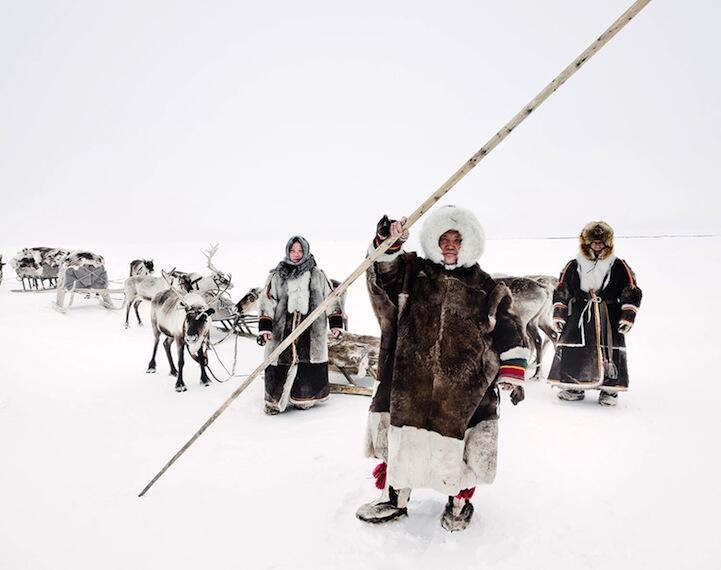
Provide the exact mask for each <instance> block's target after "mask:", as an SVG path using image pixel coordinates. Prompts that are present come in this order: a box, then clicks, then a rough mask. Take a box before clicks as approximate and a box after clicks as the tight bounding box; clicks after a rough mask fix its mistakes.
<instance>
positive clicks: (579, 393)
mask: <svg viewBox="0 0 721 570" xmlns="http://www.w3.org/2000/svg"><path fill="white" fill-rule="evenodd" d="M585 397H586V392H584V391H583V390H561V391H560V392H559V393H558V399H559V400H565V401H566V402H577V401H578V400H583V399H584V398H585Z"/></svg>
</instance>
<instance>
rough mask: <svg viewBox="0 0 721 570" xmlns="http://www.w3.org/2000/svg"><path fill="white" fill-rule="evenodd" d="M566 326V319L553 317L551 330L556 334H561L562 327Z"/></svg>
mask: <svg viewBox="0 0 721 570" xmlns="http://www.w3.org/2000/svg"><path fill="white" fill-rule="evenodd" d="M565 326H566V321H564V320H563V319H553V330H554V331H556V332H557V333H558V334H561V333H562V332H563V327H565Z"/></svg>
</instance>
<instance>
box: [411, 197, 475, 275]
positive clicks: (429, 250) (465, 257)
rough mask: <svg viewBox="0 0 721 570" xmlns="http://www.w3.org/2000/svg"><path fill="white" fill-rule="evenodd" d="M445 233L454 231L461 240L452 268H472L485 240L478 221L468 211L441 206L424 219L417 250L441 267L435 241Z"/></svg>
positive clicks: (440, 257) (438, 248)
mask: <svg viewBox="0 0 721 570" xmlns="http://www.w3.org/2000/svg"><path fill="white" fill-rule="evenodd" d="M448 230H456V231H457V232H458V233H460V234H461V238H462V239H463V243H462V245H461V250H460V251H459V253H458V263H456V267H470V266H472V265H474V264H475V263H476V262H477V261H478V260H479V259H480V257H481V255H482V254H483V248H484V246H485V243H486V237H485V235H484V233H483V228H482V227H481V223H480V222H479V221H478V218H476V216H474V215H473V213H472V212H471V211H470V210H466V209H465V208H460V207H458V206H451V205H448V206H442V207H440V208H438V209H437V210H436V211H435V212H433V213H431V214H430V215H429V216H428V218H427V219H426V221H425V223H424V224H423V229H422V230H421V247H422V248H423V252H424V253H425V255H426V258H428V259H430V260H431V261H432V262H434V263H439V264H441V265H444V264H443V256H442V255H441V248H440V246H439V245H438V240H439V239H440V237H441V236H442V235H443V234H444V233H446V232H447V231H448Z"/></svg>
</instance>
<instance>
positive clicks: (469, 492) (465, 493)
mask: <svg viewBox="0 0 721 570" xmlns="http://www.w3.org/2000/svg"><path fill="white" fill-rule="evenodd" d="M475 492H476V488H475V487H471V488H470V489H463V490H462V491H461V492H460V493H458V494H457V495H456V499H466V500H468V501H470V500H471V499H472V498H473V493H475Z"/></svg>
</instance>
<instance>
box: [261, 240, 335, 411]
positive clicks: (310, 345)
mask: <svg viewBox="0 0 721 570" xmlns="http://www.w3.org/2000/svg"><path fill="white" fill-rule="evenodd" d="M331 291H332V286H331V283H330V281H329V280H328V278H327V277H326V275H325V273H324V272H323V271H322V270H321V269H319V268H318V267H317V265H316V262H315V258H314V257H313V255H311V253H310V245H309V244H308V240H306V239H305V238H304V237H302V236H293V237H292V238H290V239H289V240H288V243H287V244H286V246H285V257H284V259H283V260H282V261H281V262H280V263H279V264H278V265H277V266H276V267H275V269H273V270H271V272H270V275H269V277H268V280H267V282H266V284H265V287H264V288H263V291H262V293H261V296H260V301H259V317H260V321H259V325H258V330H259V334H258V341H259V342H260V343H262V344H265V355H266V357H267V356H268V355H270V353H271V352H273V350H275V348H276V347H277V346H278V344H279V343H281V342H282V341H283V340H284V339H285V338H287V337H288V335H290V333H291V332H293V330H294V329H295V328H296V327H297V326H298V325H299V324H300V323H301V322H302V321H303V320H304V319H305V318H306V317H307V316H308V315H309V314H310V313H311V312H312V311H313V310H315V308H316V307H317V306H318V305H319V304H320V303H321V302H323V300H324V299H325V298H326V297H327V296H328V295H330V293H331ZM326 315H327V318H325V319H324V318H319V319H317V320H316V321H315V322H314V323H313V324H312V325H310V326H309V327H308V328H307V329H306V330H305V331H303V333H302V334H301V335H300V336H299V337H298V338H297V339H296V340H295V341H294V342H293V344H291V346H289V347H288V348H287V349H286V350H284V351H283V352H282V353H281V355H280V356H279V357H278V358H277V360H275V361H274V362H272V363H271V365H270V366H268V368H266V369H265V412H266V413H267V414H271V415H272V414H277V413H280V412H283V411H285V409H286V407H287V406H288V404H291V405H293V406H295V407H296V408H299V409H308V408H310V407H312V406H314V405H315V404H317V403H318V402H323V401H325V400H326V399H327V398H328V395H329V394H330V386H329V383H328V329H329V328H330V330H331V333H332V334H333V336H336V337H337V336H339V335H340V334H341V330H342V328H343V311H342V309H341V306H340V302H339V301H338V300H336V301H335V302H333V303H331V304H330V306H329V307H328V309H327V310H326Z"/></svg>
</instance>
